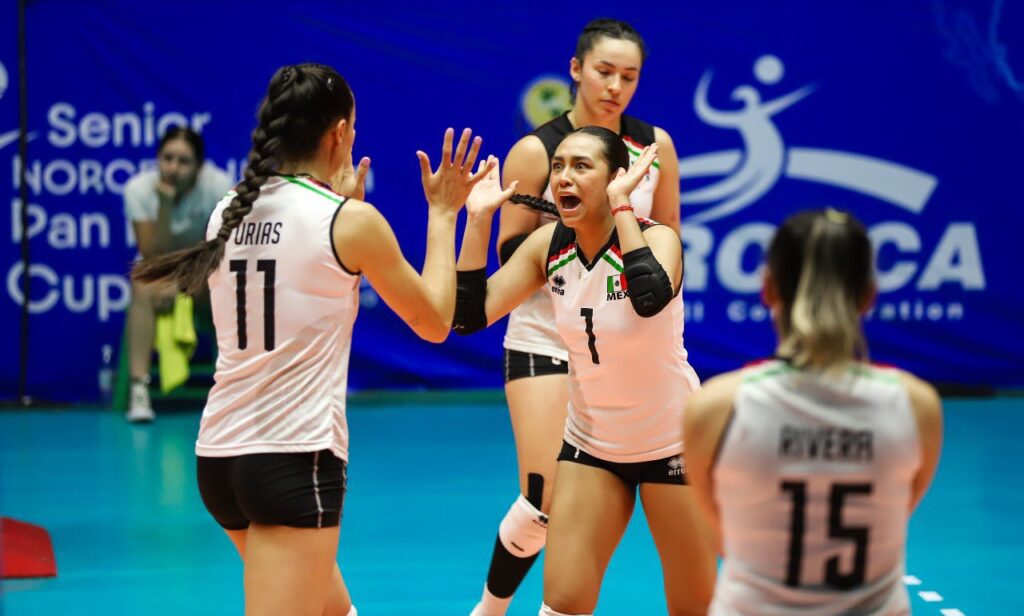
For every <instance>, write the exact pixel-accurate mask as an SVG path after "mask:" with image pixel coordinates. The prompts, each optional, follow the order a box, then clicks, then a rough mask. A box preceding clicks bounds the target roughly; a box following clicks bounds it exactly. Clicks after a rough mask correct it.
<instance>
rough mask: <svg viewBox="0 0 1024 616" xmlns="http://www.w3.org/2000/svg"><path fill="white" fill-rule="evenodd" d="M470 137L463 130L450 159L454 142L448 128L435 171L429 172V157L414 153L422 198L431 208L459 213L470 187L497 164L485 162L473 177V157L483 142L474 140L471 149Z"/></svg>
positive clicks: (467, 131) (451, 132)
mask: <svg viewBox="0 0 1024 616" xmlns="http://www.w3.org/2000/svg"><path fill="white" fill-rule="evenodd" d="M472 135H473V131H472V130H471V129H468V128H466V129H463V131H462V137H461V138H459V144H458V146H457V147H456V148H455V156H454V158H453V157H452V141H454V139H455V131H454V130H453V129H451V128H449V129H448V130H446V131H445V132H444V145H443V146H442V148H441V162H440V164H438V167H437V171H431V165H430V157H428V156H427V154H426V153H425V152H423V151H417V152H416V156H417V158H419V160H420V179H421V180H422V182H423V194H424V195H426V197H427V203H428V204H429V205H430V206H431V207H439V208H442V209H445V210H451V211H455V212H457V211H459V209H460V208H461V207H462V205H463V204H464V203H465V202H466V198H467V197H468V196H469V193H470V191H471V190H472V189H473V186H475V185H476V184H477V182H479V181H480V180H482V179H484V177H485V176H486V175H487V173H489V172H490V170H491V168H492V167H493V166H494V165H496V164H497V159H495V160H494V161H488V162H487V164H485V165H483V167H482V168H481V169H480V170H479V171H477V172H476V173H473V165H474V164H476V157H477V154H479V152H480V144H481V142H482V141H483V140H482V139H481V138H480V137H476V138H475V139H473V144H472V146H470V144H469V143H470V137H471V136H472ZM467 149H468V152H467Z"/></svg>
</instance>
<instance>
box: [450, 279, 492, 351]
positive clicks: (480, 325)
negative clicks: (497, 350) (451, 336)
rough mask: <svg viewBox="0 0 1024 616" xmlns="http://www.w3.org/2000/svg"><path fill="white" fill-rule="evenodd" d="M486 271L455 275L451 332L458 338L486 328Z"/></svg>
mask: <svg viewBox="0 0 1024 616" xmlns="http://www.w3.org/2000/svg"><path fill="white" fill-rule="evenodd" d="M486 299H487V270H486V269H485V268H480V269H478V270H472V271H468V272H456V273H455V318H454V319H453V320H452V331H454V332H455V333H456V334H459V335H460V336H465V335H467V334H472V333H474V332H478V331H480V330H481V329H484V328H485V327H487V311H486V310H485V309H484V301H485V300H486Z"/></svg>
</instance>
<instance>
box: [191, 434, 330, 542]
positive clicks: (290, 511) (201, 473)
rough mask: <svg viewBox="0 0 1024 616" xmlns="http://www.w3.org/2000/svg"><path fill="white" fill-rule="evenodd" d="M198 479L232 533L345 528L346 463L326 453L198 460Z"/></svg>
mask: <svg viewBox="0 0 1024 616" xmlns="http://www.w3.org/2000/svg"><path fill="white" fill-rule="evenodd" d="M196 475H197V476H198V479H199V494H200V496H202V497H203V504H205V505H206V510H207V511H209V512H210V514H211V515H212V516H213V518H214V519H215V520H217V523H218V524H220V525H221V526H222V527H224V528H226V529H228V530H241V529H243V528H248V527H249V523H250V522H255V523H257V524H268V525H275V526H294V527H297V528H327V527H330V526H337V525H338V524H340V523H341V506H342V502H343V500H344V497H345V484H346V480H347V477H346V469H345V462H344V461H343V460H341V458H339V457H337V456H336V455H334V454H333V453H331V452H330V451H329V450H326V449H325V450H323V451H315V452H313V451H311V452H308V453H255V454H248V455H243V456H232V457H229V458H211V457H205V456H197V459H196Z"/></svg>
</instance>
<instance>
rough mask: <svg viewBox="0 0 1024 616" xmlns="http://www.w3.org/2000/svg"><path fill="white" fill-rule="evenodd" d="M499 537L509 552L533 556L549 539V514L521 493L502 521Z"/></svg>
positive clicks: (524, 556) (521, 555) (522, 555)
mask: <svg viewBox="0 0 1024 616" xmlns="http://www.w3.org/2000/svg"><path fill="white" fill-rule="evenodd" d="M498 537H499V538H500V539H501V544H502V545H504V546H505V549H506V550H508V551H509V553H511V554H513V555H515V556H518V557H519V558H526V557H528V556H533V555H534V554H536V553H538V552H540V551H541V548H543V547H544V542H545V541H547V537H548V516H547V515H545V514H544V513H543V512H542V511H541V510H540V509H537V508H536V507H534V506H533V505H532V504H531V503H530V501H528V500H527V499H526V497H524V496H523V495H521V494H520V495H519V498H517V499H516V500H515V502H514V503H512V506H511V507H509V510H508V513H506V514H505V518H504V519H503V520H502V521H501V526H499V527H498Z"/></svg>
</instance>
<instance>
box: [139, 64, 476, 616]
mask: <svg viewBox="0 0 1024 616" xmlns="http://www.w3.org/2000/svg"><path fill="white" fill-rule="evenodd" d="M258 117H259V125H258V126H257V127H256V130H255V131H254V132H253V146H252V151H251V153H250V155H249V165H248V168H247V169H246V172H245V177H244V179H243V181H242V182H241V183H240V184H239V185H238V186H237V187H236V192H235V193H229V194H228V196H227V197H226V198H225V199H224V200H223V201H221V203H219V204H218V206H217V208H216V210H215V211H214V214H213V217H212V218H211V220H210V222H209V225H208V227H207V231H206V241H205V242H203V243H201V244H199V245H197V246H195V247H193V248H189V249H187V250H183V251H178V252H175V253H170V254H167V255H164V256H160V257H157V258H152V259H146V260H145V261H142V262H141V263H140V264H139V265H137V266H136V269H135V272H134V276H135V278H136V279H138V280H144V281H157V280H166V281H173V282H174V283H176V284H177V285H178V286H179V287H180V288H182V289H183V290H185V291H186V292H193V291H195V290H196V289H198V288H200V287H201V286H202V284H203V282H204V281H206V280H207V277H208V278H209V287H210V293H211V301H212V305H213V316H214V324H215V326H216V329H217V346H218V349H219V352H220V354H219V357H218V361H217V372H216V375H215V377H214V379H215V381H216V384H215V385H214V386H213V388H212V389H211V390H210V395H209V399H208V400H207V404H206V408H205V409H204V410H203V417H202V421H201V424H200V427H199V438H198V440H197V442H196V454H197V456H198V461H197V471H198V480H199V491H200V494H201V495H202V498H203V502H204V503H205V505H206V507H207V509H208V510H209V511H210V513H211V514H212V515H213V517H214V519H215V520H216V521H217V522H218V523H219V524H220V525H221V526H222V527H223V528H224V529H225V531H226V532H227V535H228V537H230V539H231V541H232V542H233V543H234V544H235V547H236V548H237V549H238V552H239V554H240V555H241V557H242V560H243V562H244V584H245V613H246V614H247V615H248V616H257V615H264V614H266V615H275V616H276V615H279V614H289V615H293V614H296V615H309V616H314V615H316V616H320V615H323V614H329V615H332V616H345V615H346V614H347V615H349V616H354V615H355V613H356V610H355V608H354V607H353V606H352V602H351V600H350V598H349V594H348V590H347V589H346V587H345V583H344V581H343V580H342V577H341V573H340V571H339V569H338V566H337V563H336V553H337V546H338V532H339V524H340V519H341V510H342V501H343V495H344V491H345V477H346V463H347V460H348V429H347V424H346V419H345V392H346V381H347V372H348V359H349V348H350V344H351V339H352V327H353V323H354V321H355V317H356V310H357V308H358V306H359V279H360V276H362V275H365V276H366V277H367V279H368V280H369V281H370V283H371V284H373V286H374V288H375V289H376V291H377V292H378V293H379V294H380V296H381V297H382V298H383V299H384V301H385V302H386V303H387V304H388V305H389V306H390V307H391V308H392V309H393V310H395V312H397V313H398V314H399V316H401V317H402V319H403V320H405V322H406V323H407V324H408V325H409V327H411V328H412V329H413V330H414V331H415V332H416V333H417V334H418V335H419V336H420V337H422V338H424V339H426V340H430V341H432V342H441V341H443V340H444V339H445V338H446V337H447V334H448V331H449V328H450V324H451V321H452V314H453V311H454V305H455V274H454V270H455V254H454V242H455V218H456V215H457V213H458V210H459V209H460V208H461V206H462V204H463V202H464V201H465V199H466V196H467V194H468V193H469V191H470V189H471V188H472V186H473V185H474V183H476V182H477V181H478V180H479V179H480V178H482V177H483V175H484V174H485V173H486V170H487V169H486V166H485V168H484V169H483V170H482V171H481V172H480V173H477V174H475V175H474V174H473V173H472V167H473V164H474V162H475V160H476V156H477V153H478V151H479V147H480V139H479V137H477V138H476V139H475V140H474V141H473V143H472V145H470V131H469V130H468V129H467V130H465V131H464V132H463V134H462V138H461V139H460V140H459V143H458V146H457V147H456V148H455V153H454V159H453V156H452V146H453V140H454V139H453V131H452V130H451V129H448V131H447V132H446V133H445V138H444V147H443V151H442V161H441V164H440V166H439V168H438V170H437V171H436V172H432V171H431V168H430V162H429V159H428V157H427V155H426V154H424V153H423V152H417V156H418V157H419V161H420V168H421V174H422V178H421V179H422V182H423V189H424V193H425V194H426V198H427V203H428V206H429V207H428V222H427V251H426V259H425V261H424V265H423V272H422V274H417V272H416V271H415V270H414V269H413V268H412V266H410V265H409V263H408V262H406V260H405V259H404V257H403V256H402V253H401V250H400V249H399V246H398V243H397V241H396V239H395V236H394V233H393V232H392V230H391V228H390V227H389V226H388V223H387V222H386V221H385V220H384V218H383V217H382V216H381V214H380V213H379V212H378V211H377V210H376V209H374V207H373V206H371V205H370V204H368V203H365V202H363V201H362V200H361V198H362V196H363V187H362V180H363V178H364V177H365V173H366V170H367V167H368V164H369V161H368V160H366V159H364V160H363V162H362V163H361V164H360V165H359V170H358V171H356V170H355V169H354V168H353V165H352V144H353V141H354V140H355V128H354V126H355V120H356V115H355V102H354V99H353V95H352V91H351V90H350V89H349V87H348V84H346V83H345V81H344V80H343V79H342V78H341V76H340V75H339V74H338V73H337V72H335V71H334V70H333V69H332V68H330V67H327V66H322V65H317V64H302V65H297V66H286V67H283V68H281V69H279V70H278V71H277V72H276V73H275V74H274V76H273V78H272V79H271V81H270V85H269V87H268V90H267V95H266V98H264V100H263V102H262V103H261V104H260V108H259V112H258ZM488 164H491V163H488ZM331 178H337V185H338V186H339V188H340V193H339V192H335V191H334V190H332V189H331V187H330V186H329V185H328V184H327V183H326V180H328V179H331ZM344 195H348V196H344Z"/></svg>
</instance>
